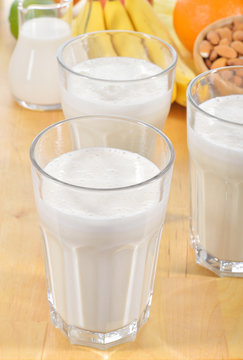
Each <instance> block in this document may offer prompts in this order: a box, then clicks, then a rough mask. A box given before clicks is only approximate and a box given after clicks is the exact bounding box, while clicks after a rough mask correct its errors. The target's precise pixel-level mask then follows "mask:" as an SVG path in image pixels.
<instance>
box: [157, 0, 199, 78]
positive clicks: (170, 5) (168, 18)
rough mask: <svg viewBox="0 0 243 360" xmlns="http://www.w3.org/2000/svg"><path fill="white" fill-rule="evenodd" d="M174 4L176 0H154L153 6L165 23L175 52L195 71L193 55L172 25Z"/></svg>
mask: <svg viewBox="0 0 243 360" xmlns="http://www.w3.org/2000/svg"><path fill="white" fill-rule="evenodd" d="M175 4H176V0H170V1H168V0H154V2H153V8H154V10H155V12H156V14H157V15H158V17H159V18H160V19H161V21H162V22H163V23H164V24H165V25H166V27H167V29H168V31H169V35H170V37H171V40H172V42H173V46H174V48H175V50H176V51H177V53H178V54H179V55H180V56H181V57H182V59H183V60H184V62H185V63H186V64H187V66H188V67H189V68H190V69H191V70H192V71H194V72H196V68H195V64H194V61H193V56H192V54H191V53H190V51H189V50H187V48H186V47H185V46H184V45H183V44H182V42H181V40H180V39H179V38H178V36H177V34H176V31H175V28H174V25H173V10H174V7H175Z"/></svg>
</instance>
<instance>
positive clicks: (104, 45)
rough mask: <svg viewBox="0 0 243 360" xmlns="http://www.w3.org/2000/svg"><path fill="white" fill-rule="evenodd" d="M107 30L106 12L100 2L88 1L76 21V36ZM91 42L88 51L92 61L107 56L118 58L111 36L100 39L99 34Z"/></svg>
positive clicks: (97, 0) (96, 0) (95, 0)
mask: <svg viewBox="0 0 243 360" xmlns="http://www.w3.org/2000/svg"><path fill="white" fill-rule="evenodd" d="M83 1H84V0H83ZM105 29H106V27H105V18H104V12H103V7H102V5H101V3H100V1H99V0H92V1H89V0H86V2H85V4H84V6H83V7H82V9H81V11H80V13H79V14H78V16H77V19H76V34H77V35H80V34H84V33H88V32H94V31H102V30H105ZM89 41H90V43H89V44H88V45H89V46H88V49H87V51H88V57H89V58H90V59H92V58H97V57H105V56H117V53H116V51H115V49H114V47H113V45H112V42H111V39H110V36H109V35H107V36H102V37H100V36H99V34H97V35H96V36H94V37H93V38H92V40H89Z"/></svg>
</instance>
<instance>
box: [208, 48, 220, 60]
mask: <svg viewBox="0 0 243 360" xmlns="http://www.w3.org/2000/svg"><path fill="white" fill-rule="evenodd" d="M217 57H218V53H217V51H215V50H214V49H213V50H212V51H211V53H210V55H209V60H210V61H214V60H216V59H217Z"/></svg>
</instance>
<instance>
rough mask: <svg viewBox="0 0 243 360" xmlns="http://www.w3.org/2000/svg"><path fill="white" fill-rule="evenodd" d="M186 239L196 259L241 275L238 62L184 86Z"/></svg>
mask: <svg viewBox="0 0 243 360" xmlns="http://www.w3.org/2000/svg"><path fill="white" fill-rule="evenodd" d="M187 96H188V105H187V129H188V148H189V154H190V179H191V242H192V245H193V248H194V250H195V254H196V261H197V262H198V263H199V264H201V265H202V266H204V267H206V268H208V269H209V270H211V271H213V272H215V273H216V274H217V275H219V276H238V277H242V276H243V221H242V214H243V66H238V67H227V68H220V69H216V70H212V71H209V72H206V73H203V74H201V75H199V76H198V77H197V78H195V79H194V80H193V81H192V82H191V83H190V85H189V87H188V91H187Z"/></svg>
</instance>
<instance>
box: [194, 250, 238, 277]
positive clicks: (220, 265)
mask: <svg viewBox="0 0 243 360" xmlns="http://www.w3.org/2000/svg"><path fill="white" fill-rule="evenodd" d="M193 245H194V251H195V255H196V262H197V264H199V265H201V266H204V267H205V268H207V269H208V270H210V271H212V272H214V273H215V274H216V275H218V276H221V277H223V276H230V277H243V262H242V261H227V260H220V259H218V258H216V257H214V256H212V255H210V254H208V253H207V252H206V250H204V249H202V248H201V247H200V246H199V245H195V243H194V244H193Z"/></svg>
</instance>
